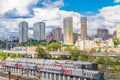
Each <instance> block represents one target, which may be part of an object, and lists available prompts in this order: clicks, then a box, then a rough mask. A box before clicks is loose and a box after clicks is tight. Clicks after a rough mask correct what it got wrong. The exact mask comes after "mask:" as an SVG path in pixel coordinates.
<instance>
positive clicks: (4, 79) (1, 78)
mask: <svg viewBox="0 0 120 80" xmlns="http://www.w3.org/2000/svg"><path fill="white" fill-rule="evenodd" d="M0 80H9V79H8V78H5V77H0Z"/></svg>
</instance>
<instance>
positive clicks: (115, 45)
mask: <svg viewBox="0 0 120 80" xmlns="http://www.w3.org/2000/svg"><path fill="white" fill-rule="evenodd" d="M112 41H113V43H114V47H117V46H118V45H119V44H120V41H119V39H118V38H113V39H112Z"/></svg>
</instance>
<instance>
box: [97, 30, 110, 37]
mask: <svg viewBox="0 0 120 80" xmlns="http://www.w3.org/2000/svg"><path fill="white" fill-rule="evenodd" d="M97 35H101V36H105V35H109V30H108V29H97Z"/></svg>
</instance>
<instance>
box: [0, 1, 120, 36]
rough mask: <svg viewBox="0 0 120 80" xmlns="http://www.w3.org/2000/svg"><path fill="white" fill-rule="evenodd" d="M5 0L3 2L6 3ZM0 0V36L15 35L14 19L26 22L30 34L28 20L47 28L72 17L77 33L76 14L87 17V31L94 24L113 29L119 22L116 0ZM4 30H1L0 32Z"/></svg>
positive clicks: (94, 29)
mask: <svg viewBox="0 0 120 80" xmlns="http://www.w3.org/2000/svg"><path fill="white" fill-rule="evenodd" d="M6 2H7V3H6ZM90 2H91V1H89V0H86V1H85V0H79V1H69V0H25V1H24V4H22V3H23V2H22V1H21V0H1V3H0V37H5V38H7V37H8V36H10V35H18V31H19V30H18V23H19V22H22V21H26V22H28V24H29V26H28V29H29V31H28V33H29V34H30V35H29V36H30V37H31V36H32V35H33V30H32V29H31V28H32V27H33V26H32V24H33V23H35V22H41V21H43V22H45V23H46V28H47V31H49V30H51V28H54V27H56V26H60V27H62V28H63V26H62V25H63V23H62V22H63V19H64V18H65V17H73V22H74V23H73V27H74V32H78V33H80V27H79V25H80V17H81V16H86V17H87V19H88V23H87V24H88V25H87V26H88V27H87V28H88V34H92V33H93V32H95V31H96V30H97V29H98V28H107V29H109V30H110V33H113V31H114V30H116V24H117V23H119V22H120V19H119V16H120V12H119V10H120V0H109V1H107V3H106V2H105V1H104V0H93V2H92V5H88V4H90ZM51 26H52V27H51ZM3 32H4V34H2V33H3Z"/></svg>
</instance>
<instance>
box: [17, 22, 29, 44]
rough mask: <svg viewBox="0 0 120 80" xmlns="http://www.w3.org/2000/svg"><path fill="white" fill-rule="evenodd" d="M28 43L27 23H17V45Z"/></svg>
mask: <svg viewBox="0 0 120 80" xmlns="http://www.w3.org/2000/svg"><path fill="white" fill-rule="evenodd" d="M27 41H28V23H27V22H25V21H23V22H20V23H19V43H21V42H27Z"/></svg>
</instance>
